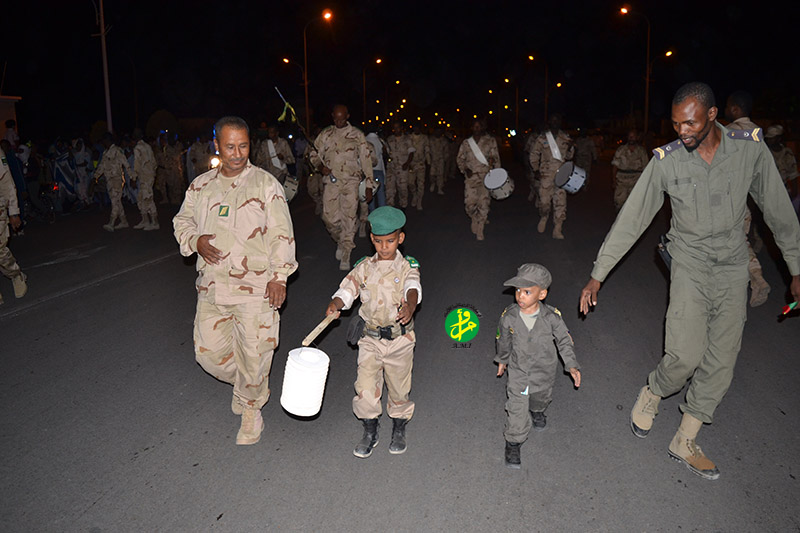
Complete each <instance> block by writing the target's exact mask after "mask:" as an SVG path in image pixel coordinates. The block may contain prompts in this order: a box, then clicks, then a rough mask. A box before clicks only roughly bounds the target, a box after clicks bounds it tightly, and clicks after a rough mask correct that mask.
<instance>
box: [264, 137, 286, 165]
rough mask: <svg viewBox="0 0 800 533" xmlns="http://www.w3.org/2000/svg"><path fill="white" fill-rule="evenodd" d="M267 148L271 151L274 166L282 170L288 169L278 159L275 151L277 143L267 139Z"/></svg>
mask: <svg viewBox="0 0 800 533" xmlns="http://www.w3.org/2000/svg"><path fill="white" fill-rule="evenodd" d="M267 148H268V149H269V156H270V158H272V164H273V165H275V166H276V167H278V168H279V169H281V170H283V169H284V168H286V165H285V164H284V163H283V161H281V160H280V159H278V153H277V152H276V151H275V143H273V142H272V139H267Z"/></svg>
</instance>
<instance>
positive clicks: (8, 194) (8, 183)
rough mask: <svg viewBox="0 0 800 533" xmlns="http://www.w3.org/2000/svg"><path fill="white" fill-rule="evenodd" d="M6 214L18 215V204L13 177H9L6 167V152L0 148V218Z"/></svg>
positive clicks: (8, 170) (9, 171) (9, 172)
mask: <svg viewBox="0 0 800 533" xmlns="http://www.w3.org/2000/svg"><path fill="white" fill-rule="evenodd" d="M6 215H8V216H10V217H13V216H17V215H19V204H18V202H17V188H16V187H15V186H14V178H12V177H11V170H10V169H9V168H8V161H6V154H5V153H4V152H3V151H2V150H0V218H3V217H5V216H6ZM3 225H5V223H4V224H3Z"/></svg>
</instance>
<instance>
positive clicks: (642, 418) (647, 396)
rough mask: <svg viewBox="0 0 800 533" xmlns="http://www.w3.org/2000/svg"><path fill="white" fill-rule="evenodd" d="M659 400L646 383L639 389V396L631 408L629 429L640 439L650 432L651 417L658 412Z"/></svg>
mask: <svg viewBox="0 0 800 533" xmlns="http://www.w3.org/2000/svg"><path fill="white" fill-rule="evenodd" d="M660 401H661V396H656V395H655V394H653V393H652V392H651V391H650V387H648V386H647V385H645V386H644V387H642V390H640V391H639V397H638V398H636V403H635V404H634V405H633V409H632V410H631V431H633V434H634V435H636V436H637V437H639V438H640V439H643V438H645V437H646V436H647V434H648V433H650V428H652V427H653V419H655V417H656V415H657V414H658V402H660Z"/></svg>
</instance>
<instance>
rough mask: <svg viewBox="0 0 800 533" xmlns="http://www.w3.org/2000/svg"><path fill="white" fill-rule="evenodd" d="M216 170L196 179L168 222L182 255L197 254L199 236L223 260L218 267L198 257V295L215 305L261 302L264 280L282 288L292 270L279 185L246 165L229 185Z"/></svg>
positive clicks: (290, 240)
mask: <svg viewBox="0 0 800 533" xmlns="http://www.w3.org/2000/svg"><path fill="white" fill-rule="evenodd" d="M218 174H219V169H218V168H215V169H212V170H209V171H208V172H205V173H203V174H201V175H200V176H198V177H197V178H195V179H194V180H193V181H192V183H191V185H189V189H188V190H187V191H186V198H185V199H184V201H183V205H181V209H180V211H179V212H178V214H177V215H176V216H175V219H174V220H173V221H172V223H173V226H174V228H175V238H176V239H177V240H178V243H179V244H180V250H181V254H182V255H184V256H189V255H191V254H192V253H194V252H196V251H197V239H199V238H200V236H201V235H216V237H215V238H214V239H212V240H211V244H213V245H214V246H215V247H216V248H218V249H219V250H220V252H221V254H222V256H223V259H222V261H220V263H219V264H217V265H211V264H208V263H206V262H205V260H203V258H202V257H201V256H200V254H198V255H197V272H198V276H197V282H196V287H197V292H198V295H199V297H202V298H205V299H206V300H208V301H210V302H211V303H216V304H220V305H228V304H238V303H245V302H248V301H250V300H251V299H252V298H254V297H256V298H266V289H267V282H270V281H274V282H277V283H280V284H281V285H284V286H285V285H286V279H287V278H288V277H289V275H290V274H291V273H292V272H294V271H295V270H297V261H296V259H295V241H294V230H293V228H292V219H291V216H290V215H289V207H288V205H287V203H286V197H285V196H284V192H283V187H282V186H281V184H280V183H279V182H278V181H277V180H276V179H275V178H274V177H273V176H272V175H271V174H269V173H268V172H265V171H264V170H262V169H260V168H258V167H255V166H253V165H250V164H248V165H247V166H246V167H245V169H244V170H243V171H242V173H241V174H240V175H239V177H238V178H236V180H234V182H233V185H232V186H227V185H226V184H224V183H223V181H222V180H221V179H219V178H218V177H217V176H218Z"/></svg>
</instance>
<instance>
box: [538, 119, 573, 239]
mask: <svg viewBox="0 0 800 533" xmlns="http://www.w3.org/2000/svg"><path fill="white" fill-rule="evenodd" d="M548 126H549V129H548V130H547V131H545V132H544V133H541V134H540V135H539V136H537V137H536V140H535V141H534V142H533V147H532V148H531V156H530V163H531V169H532V170H533V171H534V172H538V174H539V179H540V182H539V226H538V227H537V230H538V231H539V233H544V230H545V228H546V227H547V219H548V218H549V217H550V204H551V202H552V206H553V222H554V223H555V224H554V227H553V238H554V239H563V238H564V234H563V233H562V226H563V224H564V221H565V220H566V219H567V191H565V190H564V189H562V188H560V187H556V182H555V180H556V172H557V171H558V169H559V168H560V167H561V165H563V164H564V162H565V161H569V160H571V159H572V156H573V155H574V153H575V145H574V144H573V143H572V139H570V137H569V135H567V133H566V132H564V131H562V130H561V115H559V114H557V113H556V114H554V115H552V116H551V117H550V120H549V121H548Z"/></svg>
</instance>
